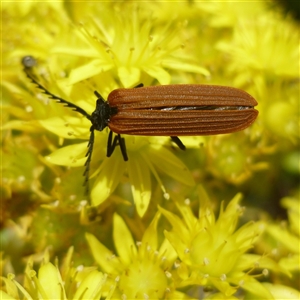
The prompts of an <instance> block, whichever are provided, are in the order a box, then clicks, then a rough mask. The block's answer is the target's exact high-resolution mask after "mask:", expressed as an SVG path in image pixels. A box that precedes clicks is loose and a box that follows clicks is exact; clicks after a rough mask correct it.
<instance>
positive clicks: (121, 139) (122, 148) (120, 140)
mask: <svg viewBox="0 0 300 300" xmlns="http://www.w3.org/2000/svg"><path fill="white" fill-rule="evenodd" d="M118 140H119V145H120V148H121V152H122V155H123V158H124V161H128V156H127V151H126V144H125V139H124V138H122V137H121V135H120V134H118Z"/></svg>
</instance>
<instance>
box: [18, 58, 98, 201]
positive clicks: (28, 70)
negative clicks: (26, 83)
mask: <svg viewBox="0 0 300 300" xmlns="http://www.w3.org/2000/svg"><path fill="white" fill-rule="evenodd" d="M22 64H23V66H24V72H25V74H26V76H27V77H28V78H29V79H30V80H31V81H32V83H34V84H35V85H36V86H37V87H38V88H39V89H40V90H41V91H42V92H43V93H44V94H46V95H47V96H48V97H49V98H50V99H53V100H55V101H57V102H59V103H62V104H63V105H64V106H66V107H70V108H72V109H73V110H74V111H77V112H79V113H80V114H82V115H83V116H85V117H86V118H87V119H88V120H91V115H89V114H88V113H87V112H86V111H85V110H84V109H82V108H81V107H79V106H77V105H75V104H73V103H71V102H69V101H67V100H64V99H62V98H60V97H58V96H56V95H54V94H52V93H50V92H49V91H48V90H47V89H46V88H45V87H43V86H42V85H41V84H40V83H39V82H38V81H37V80H36V79H35V78H34V75H33V74H32V69H33V67H34V66H35V65H36V64H37V62H36V60H35V59H34V58H33V57H32V56H25V57H24V58H23V59H22ZM90 132H91V134H90V139H89V142H88V146H87V147H88V151H87V153H86V155H85V156H86V157H87V160H86V162H85V164H84V166H85V171H84V173H83V176H84V177H85V181H84V186H86V194H87V195H88V196H89V171H90V162H91V158H92V153H93V147H94V139H95V135H94V126H93V125H92V126H91V128H90Z"/></svg>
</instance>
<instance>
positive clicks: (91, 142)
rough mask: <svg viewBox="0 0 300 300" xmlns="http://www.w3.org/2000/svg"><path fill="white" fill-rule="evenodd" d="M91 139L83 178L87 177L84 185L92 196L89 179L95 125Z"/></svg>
mask: <svg viewBox="0 0 300 300" xmlns="http://www.w3.org/2000/svg"><path fill="white" fill-rule="evenodd" d="M90 132H91V135H90V139H89V142H88V145H87V147H88V151H87V153H86V155H85V157H87V159H86V162H85V164H84V166H85V170H84V173H83V176H84V177H85V180H84V183H83V185H84V186H86V194H87V195H89V194H90V186H89V177H90V164H91V159H92V153H93V148H94V140H95V133H94V127H93V125H92V126H91V128H90Z"/></svg>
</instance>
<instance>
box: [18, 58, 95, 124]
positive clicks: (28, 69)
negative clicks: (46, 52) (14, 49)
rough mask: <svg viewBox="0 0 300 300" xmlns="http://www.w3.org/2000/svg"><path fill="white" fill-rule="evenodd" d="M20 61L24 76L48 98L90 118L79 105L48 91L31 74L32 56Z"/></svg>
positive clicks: (34, 63)
mask: <svg viewBox="0 0 300 300" xmlns="http://www.w3.org/2000/svg"><path fill="white" fill-rule="evenodd" d="M22 63H23V66H24V72H25V74H26V76H27V77H28V78H29V79H30V80H31V81H32V82H33V83H34V84H35V85H36V86H37V87H38V88H39V89H40V90H42V92H43V93H44V94H46V95H47V96H48V97H49V98H50V99H53V100H55V101H58V102H60V103H62V104H64V106H66V107H70V108H72V109H73V110H74V111H77V112H79V113H80V114H82V115H83V116H85V117H86V118H87V119H89V120H90V119H91V116H90V115H89V114H88V113H87V112H86V111H85V110H84V109H82V108H81V107H79V106H77V105H75V104H73V103H71V102H69V101H67V100H64V99H62V98H60V97H58V96H56V95H54V94H52V93H51V92H49V91H48V90H47V89H46V88H45V87H43V86H42V85H41V84H40V83H39V82H38V81H37V80H36V79H35V78H34V76H33V75H32V68H33V67H34V66H35V65H36V60H35V59H34V58H33V57H32V56H25V57H24V58H23V59H22Z"/></svg>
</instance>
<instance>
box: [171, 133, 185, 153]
mask: <svg viewBox="0 0 300 300" xmlns="http://www.w3.org/2000/svg"><path fill="white" fill-rule="evenodd" d="M170 138H171V140H172V141H173V142H174V143H175V144H176V145H177V146H178V148H179V149H181V150H185V146H184V145H183V143H182V141H181V140H180V138H179V137H178V136H170Z"/></svg>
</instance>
